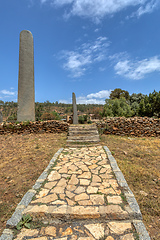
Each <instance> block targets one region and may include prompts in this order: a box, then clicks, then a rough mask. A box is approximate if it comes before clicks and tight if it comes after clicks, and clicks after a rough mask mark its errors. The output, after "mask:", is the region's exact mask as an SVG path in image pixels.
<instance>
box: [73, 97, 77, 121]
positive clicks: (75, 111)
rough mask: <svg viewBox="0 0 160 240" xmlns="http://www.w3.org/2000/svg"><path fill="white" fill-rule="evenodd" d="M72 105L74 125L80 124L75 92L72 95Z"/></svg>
mask: <svg viewBox="0 0 160 240" xmlns="http://www.w3.org/2000/svg"><path fill="white" fill-rule="evenodd" d="M72 104H73V124H78V115H77V105H76V95H75V93H74V92H73V93H72Z"/></svg>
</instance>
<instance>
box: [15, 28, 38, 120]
mask: <svg viewBox="0 0 160 240" xmlns="http://www.w3.org/2000/svg"><path fill="white" fill-rule="evenodd" d="M17 120H18V121H19V122H20V121H27V120H30V121H35V92H34V50H33V36H32V33H31V32H30V31H27V30H23V31H22V32H21V33H20V46H19V76H18V111H17Z"/></svg>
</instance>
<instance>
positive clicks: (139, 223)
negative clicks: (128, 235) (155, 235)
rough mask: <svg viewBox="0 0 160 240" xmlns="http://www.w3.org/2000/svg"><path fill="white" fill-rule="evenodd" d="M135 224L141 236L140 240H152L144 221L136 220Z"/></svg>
mask: <svg viewBox="0 0 160 240" xmlns="http://www.w3.org/2000/svg"><path fill="white" fill-rule="evenodd" d="M133 224H134V227H135V229H136V231H137V233H138V234H139V240H151V238H150V236H149V234H148V232H147V230H146V228H145V226H144V224H143V222H142V221H137V220H134V221H133Z"/></svg>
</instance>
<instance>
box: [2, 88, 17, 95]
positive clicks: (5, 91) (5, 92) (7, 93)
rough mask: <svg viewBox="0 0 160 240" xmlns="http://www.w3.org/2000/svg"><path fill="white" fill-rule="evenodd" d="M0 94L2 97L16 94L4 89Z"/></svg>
mask: <svg viewBox="0 0 160 240" xmlns="http://www.w3.org/2000/svg"><path fill="white" fill-rule="evenodd" d="M0 93H1V94H3V95H9V96H14V95H16V94H17V92H12V91H8V90H5V89H4V90H1V91H0Z"/></svg>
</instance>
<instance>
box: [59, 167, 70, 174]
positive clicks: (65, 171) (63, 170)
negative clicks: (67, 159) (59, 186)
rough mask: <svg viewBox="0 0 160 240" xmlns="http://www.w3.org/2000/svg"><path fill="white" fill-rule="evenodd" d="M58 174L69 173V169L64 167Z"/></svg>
mask: <svg viewBox="0 0 160 240" xmlns="http://www.w3.org/2000/svg"><path fill="white" fill-rule="evenodd" d="M58 172H59V173H67V172H68V169H67V167H63V168H61V169H60V170H59V171H58Z"/></svg>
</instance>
